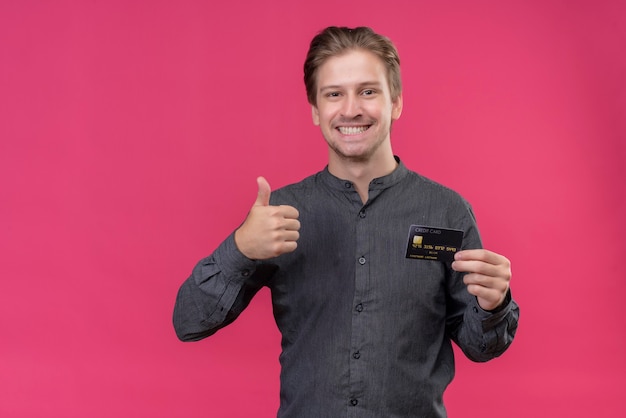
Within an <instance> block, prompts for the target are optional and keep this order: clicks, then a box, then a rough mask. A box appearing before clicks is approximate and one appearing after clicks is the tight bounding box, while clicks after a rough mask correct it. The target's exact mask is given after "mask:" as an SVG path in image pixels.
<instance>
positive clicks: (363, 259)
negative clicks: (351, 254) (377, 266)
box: [359, 257, 365, 265]
mask: <svg viewBox="0 0 626 418" xmlns="http://www.w3.org/2000/svg"><path fill="white" fill-rule="evenodd" d="M359 264H360V265H363V264H365V257H359Z"/></svg>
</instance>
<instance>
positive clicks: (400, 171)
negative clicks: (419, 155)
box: [320, 156, 409, 192]
mask: <svg viewBox="0 0 626 418" xmlns="http://www.w3.org/2000/svg"><path fill="white" fill-rule="evenodd" d="M394 158H395V159H396V162H397V163H398V166H397V167H396V168H395V170H393V171H392V172H391V173H389V174H387V175H386V176H383V177H377V178H375V179H373V180H372V181H371V182H370V190H382V189H387V188H389V187H391V186H393V185H394V184H396V183H398V182H400V181H401V180H402V179H403V178H404V177H406V175H407V174H408V173H409V170H408V169H407V168H406V166H405V165H404V163H403V162H402V161H400V158H399V157H398V156H394ZM320 174H321V178H322V180H323V181H324V183H325V184H326V185H328V186H329V187H331V188H332V189H335V190H339V191H344V192H349V191H354V185H353V183H352V182H351V181H350V180H345V179H341V178H339V177H336V176H334V175H333V174H331V173H330V171H328V166H326V168H325V169H324V171H322V172H321V173H320Z"/></svg>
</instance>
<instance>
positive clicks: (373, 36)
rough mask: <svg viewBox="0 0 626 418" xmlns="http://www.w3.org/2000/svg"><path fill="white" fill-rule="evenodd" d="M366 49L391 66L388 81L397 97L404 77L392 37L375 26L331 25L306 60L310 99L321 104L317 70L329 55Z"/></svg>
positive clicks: (305, 74) (315, 38)
mask: <svg viewBox="0 0 626 418" xmlns="http://www.w3.org/2000/svg"><path fill="white" fill-rule="evenodd" d="M354 49H362V50H365V51H369V52H371V53H373V54H374V55H376V56H377V57H379V58H380V59H381V61H382V62H383V63H384V64H385V68H386V69H387V82H388V83H389V89H390V91H391V99H392V100H395V99H397V98H398V96H400V93H401V92H402V79H401V77H400V57H399V56H398V51H397V50H396V47H395V46H394V44H393V43H392V42H391V40H389V38H387V37H385V36H383V35H379V34H377V33H376V32H374V31H373V30H372V29H370V28H368V27H365V26H360V27H356V28H347V27H337V26H329V27H327V28H326V29H324V30H322V31H321V32H319V33H318V34H317V35H316V36H315V37H314V38H313V39H312V40H311V45H310V47H309V52H308V53H307V56H306V59H305V61H304V86H305V87H306V95H307V100H308V101H309V103H310V104H312V105H313V106H316V105H317V71H318V69H319V67H320V66H321V65H322V64H324V62H326V60H327V59H328V58H331V57H334V56H337V55H341V54H343V53H344V52H346V51H348V50H354Z"/></svg>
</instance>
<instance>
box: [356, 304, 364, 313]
mask: <svg viewBox="0 0 626 418" xmlns="http://www.w3.org/2000/svg"><path fill="white" fill-rule="evenodd" d="M354 310H355V311H357V312H363V304H362V303H359V304H358V305H356V306H355V307H354Z"/></svg>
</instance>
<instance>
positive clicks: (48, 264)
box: [0, 0, 626, 418]
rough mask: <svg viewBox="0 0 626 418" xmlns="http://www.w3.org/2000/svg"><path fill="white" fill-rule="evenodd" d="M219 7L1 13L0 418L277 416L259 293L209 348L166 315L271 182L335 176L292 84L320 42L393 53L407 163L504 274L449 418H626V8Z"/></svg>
mask: <svg viewBox="0 0 626 418" xmlns="http://www.w3.org/2000/svg"><path fill="white" fill-rule="evenodd" d="M215 3H218V2H210V1H199V0H198V1H180V2H168V1H147V0H146V1H122V0H118V1H101V2H96V1H71V0H66V1H23V2H18V1H3V2H1V3H0V280H1V281H0V416H3V417H42V416H46V417H86V416H89V417H113V416H117V417H125V416H128V417H131V416H132V417H176V416H186V417H250V416H254V417H271V416H274V415H275V411H276V408H277V405H278V363H277V356H278V351H279V347H278V344H279V339H278V338H279V337H278V334H277V331H276V330H275V327H274V326H273V324H272V319H271V308H270V306H269V299H268V293H267V292H262V293H261V294H260V295H259V296H258V297H257V299H256V300H255V301H254V302H253V304H252V306H251V307H250V308H249V310H248V311H246V312H245V313H244V315H243V316H242V317H241V318H240V319H239V320H238V321H237V322H236V323H235V324H233V325H232V326H231V327H230V328H227V329H225V330H223V331H222V332H220V333H218V334H217V335H215V336H214V337H212V338H210V339H208V340H205V341H203V342H200V343H194V344H183V343H180V342H178V340H177V339H176V337H175V335H174V331H173V329H172V326H171V313H172V308H173V303H174V298H175V294H176V291H177V289H178V286H179V285H180V283H181V282H182V281H183V280H184V279H185V278H186V277H187V275H188V274H189V273H190V271H191V268H192V267H193V265H194V264H195V262H196V261H197V260H198V259H200V258H201V257H203V256H205V255H207V254H208V253H210V252H211V251H212V249H213V248H214V247H215V246H216V245H217V244H218V243H219V242H220V241H221V240H222V239H223V238H224V237H225V236H226V235H227V234H228V233H229V232H230V231H231V230H232V229H234V228H235V227H236V226H237V225H238V224H239V222H240V221H241V220H242V219H243V217H244V216H245V214H246V213H247V210H248V208H249V206H250V205H251V204H252V202H253V201H254V198H255V193H256V183H255V178H256V176H257V175H261V174H262V175H264V176H266V177H267V178H268V179H269V181H270V183H271V184H272V185H273V186H274V187H278V186H281V185H284V184H287V183H290V182H294V181H297V180H299V179H301V178H303V177H305V176H306V175H308V174H310V173H312V172H314V171H317V170H319V169H321V168H322V167H323V166H324V165H325V160H326V150H325V146H324V143H323V140H322V139H321V136H320V134H319V132H318V129H317V128H316V127H314V126H313V125H312V124H311V121H310V110H309V107H308V105H307V103H306V100H305V95H304V87H303V85H302V81H301V78H302V76H301V66H302V61H303V58H304V54H305V52H306V48H307V45H308V41H309V40H310V38H311V37H312V36H313V35H314V34H315V32H316V31H317V30H319V29H321V28H322V27H324V26H327V25H329V24H339V25H348V26H355V25H370V26H372V27H373V28H374V29H376V30H378V31H380V32H382V33H384V34H387V35H388V36H389V37H391V38H392V39H393V40H394V41H396V44H397V46H398V48H399V50H400V53H401V57H402V59H403V74H404V82H405V92H404V103H405V105H404V112H403V115H402V118H401V119H400V121H399V122H398V123H397V124H396V126H395V127H394V132H393V143H394V148H395V151H396V153H397V154H399V155H400V156H401V157H402V158H403V160H404V161H405V162H406V164H407V165H408V166H409V167H410V168H412V169H414V170H416V171H418V172H420V173H422V174H424V175H427V176H429V177H431V178H433V179H435V180H437V181H439V182H442V183H444V184H446V185H449V186H451V187H453V188H455V189H456V190H458V191H459V192H461V193H462V194H463V195H464V196H465V197H466V198H468V199H469V200H470V201H471V202H472V204H473V205H474V208H475V211H476V213H477V216H478V221H479V225H480V227H481V230H482V233H483V236H484V241H485V244H486V245H487V246H488V247H489V248H491V249H493V250H495V251H498V252H501V253H504V254H506V255H507V256H508V257H509V258H511V260H512V262H513V272H514V278H513V291H514V295H515V297H516V298H517V299H518V301H519V303H520V305H521V307H522V317H521V324H520V330H519V333H518V337H517V340H516V341H515V343H514V344H513V346H512V347H511V349H510V350H509V351H508V352H507V353H506V354H505V355H504V356H503V357H502V358H500V359H498V360H496V361H493V362H491V363H488V364H481V365H476V364H471V363H470V362H469V361H467V360H465V359H464V358H460V357H459V360H458V367H457V379H456V380H455V381H454V382H453V384H452V385H451V387H450V389H449V391H448V393H447V403H448V409H449V412H450V415H451V416H452V417H461V416H463V417H471V416H481V417H483V418H489V417H492V418H501V417H503V416H507V417H524V418H527V417H552V416H567V417H569V418H576V417H585V418H587V417H622V416H625V414H626V407H625V406H624V402H623V399H621V398H622V397H623V379H624V377H625V372H626V360H625V359H624V353H626V319H625V318H626V315H624V311H623V306H624V296H623V295H624V292H625V291H626V284H625V283H626V282H625V279H624V259H625V258H624V250H626V248H625V245H624V237H625V236H626V221H625V219H624V218H625V217H624V214H625V213H626V203H625V202H626V196H625V195H626V181H625V180H626V175H625V174H624V164H625V163H626V122H625V120H626V110H625V109H626V83H625V74H626V54H625V53H624V45H626V10H625V8H624V3H623V2H620V1H594V0H588V1H568V2H563V1H546V0H532V1H510V2H509V1H506V2H503V1H475V2H466V1H464V0H449V1H444V2H431V1H408V0H406V1H401V0H396V1H394V0H388V1H385V2H383V3H384V7H381V4H383V3H381V2H379V1H369V0H363V1H347V2H335V1H334V0H319V1H316V2H311V3H309V4H308V5H306V6H304V5H301V4H300V3H299V2H295V1H288V0H274V1H264V2H258V4H257V2H249V3H250V4H247V5H245V6H244V5H242V4H241V3H240V2H235V1H231V2H219V6H216V5H214V4H215ZM336 3H341V4H336ZM468 411H471V412H468Z"/></svg>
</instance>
